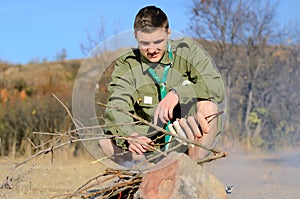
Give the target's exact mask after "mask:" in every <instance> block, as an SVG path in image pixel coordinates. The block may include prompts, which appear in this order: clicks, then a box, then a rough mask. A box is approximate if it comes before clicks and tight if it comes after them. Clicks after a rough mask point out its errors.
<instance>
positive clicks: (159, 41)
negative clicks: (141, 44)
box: [153, 39, 164, 44]
mask: <svg viewBox="0 0 300 199" xmlns="http://www.w3.org/2000/svg"><path fill="white" fill-rule="evenodd" d="M163 41H164V40H163V39H160V40H157V41H155V42H153V43H154V44H160V43H162V42H163Z"/></svg>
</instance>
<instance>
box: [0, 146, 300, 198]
mask: <svg viewBox="0 0 300 199" xmlns="http://www.w3.org/2000/svg"><path fill="white" fill-rule="evenodd" d="M224 151H228V153H229V156H228V157H226V158H223V159H221V160H217V161H214V162H212V163H207V164H205V165H206V166H205V167H206V168H207V169H208V170H209V171H210V172H211V173H212V174H214V175H215V176H216V177H217V178H219V180H221V182H222V183H224V185H233V186H235V188H234V190H233V191H232V194H230V195H228V198H229V199H240V198H243V199H253V198H259V199H269V198H270V199H271V198H272V199H282V198H289V199H297V198H298V197H299V195H300V190H299V184H300V159H299V157H300V153H299V150H298V152H297V150H296V151H295V150H283V151H280V152H276V153H261V152H254V151H253V152H246V151H245V150H243V149H242V148H241V147H239V146H236V145H232V146H230V147H229V148H226V149H224ZM64 153H67V152H66V151H64ZM64 153H61V154H59V153H56V155H55V156H54V162H53V163H51V157H50V155H49V156H46V157H43V158H41V159H39V160H35V161H34V164H33V162H31V163H30V164H26V166H25V165H24V167H22V168H20V169H19V174H18V175H17V176H21V177H22V178H20V181H19V183H18V184H17V185H16V186H14V187H13V188H12V189H0V198H10V199H11V198H22V199H29V198H37V199H39V198H51V197H53V196H56V195H59V194H64V193H69V192H74V191H75V190H76V189H77V188H79V187H80V186H82V185H83V184H84V183H85V182H87V181H88V180H89V179H91V178H93V177H95V176H97V175H98V174H101V172H103V171H104V169H105V167H104V166H103V165H102V164H100V163H97V164H92V161H93V160H94V159H93V158H92V157H90V156H88V155H82V156H81V157H67V156H66V155H65V154H64ZM21 160H22V159H20V161H21ZM33 165H34V167H33ZM12 166H13V164H12V163H11V162H8V161H7V160H5V159H4V158H1V159H0V171H1V172H0V178H1V179H2V178H3V176H4V175H5V174H6V171H8V170H9V168H11V167H12Z"/></svg>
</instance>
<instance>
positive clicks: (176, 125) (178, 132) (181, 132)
mask: <svg viewBox="0 0 300 199" xmlns="http://www.w3.org/2000/svg"><path fill="white" fill-rule="evenodd" d="M173 126H174V128H175V130H176V132H177V134H178V135H179V136H181V137H183V138H185V139H187V137H186V134H185V133H184V132H183V130H182V128H181V126H180V125H179V122H178V121H177V120H176V121H174V122H173Z"/></svg>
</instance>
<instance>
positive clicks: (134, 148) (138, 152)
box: [128, 144, 144, 155]
mask: <svg viewBox="0 0 300 199" xmlns="http://www.w3.org/2000/svg"><path fill="white" fill-rule="evenodd" d="M128 150H129V151H130V152H132V153H134V154H136V155H142V154H143V152H142V151H141V150H140V148H139V146H138V145H137V144H130V145H129V148H128ZM142 150H144V149H142Z"/></svg>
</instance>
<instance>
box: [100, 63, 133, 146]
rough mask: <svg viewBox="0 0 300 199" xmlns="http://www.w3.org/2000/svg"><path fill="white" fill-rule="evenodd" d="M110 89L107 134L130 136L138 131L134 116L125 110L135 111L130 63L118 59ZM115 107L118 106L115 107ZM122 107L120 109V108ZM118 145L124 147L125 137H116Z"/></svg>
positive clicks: (106, 120) (106, 115)
mask: <svg viewBox="0 0 300 199" xmlns="http://www.w3.org/2000/svg"><path fill="white" fill-rule="evenodd" d="M108 90H109V92H110V97H109V99H108V103H107V104H108V107H107V108H106V111H105V125H106V128H105V129H104V131H105V132H106V133H107V134H113V135H118V136H128V135H130V134H131V133H133V132H136V130H135V127H134V125H133V122H134V120H133V118H132V117H131V116H129V115H128V114H126V113H125V112H131V113H133V112H134V107H133V97H132V93H131V92H132V91H134V90H135V88H134V80H133V76H132V73H131V70H130V65H129V64H128V63H126V62H124V60H117V61H116V64H115V70H114V72H113V73H112V80H111V82H110V84H109V87H108ZM114 107H117V109H116V108H114ZM118 109H120V110H118ZM115 141H116V144H117V145H118V146H121V147H124V146H125V140H124V139H115Z"/></svg>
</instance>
